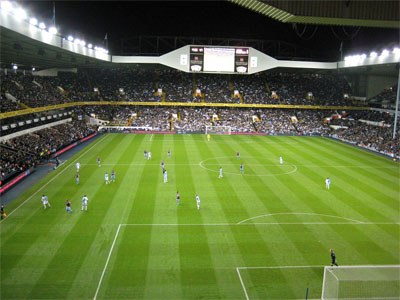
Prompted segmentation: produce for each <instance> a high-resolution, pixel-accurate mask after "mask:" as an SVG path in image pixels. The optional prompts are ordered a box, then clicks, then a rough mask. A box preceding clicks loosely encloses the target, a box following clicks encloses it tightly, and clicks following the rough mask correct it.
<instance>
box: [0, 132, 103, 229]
mask: <svg viewBox="0 0 400 300" xmlns="http://www.w3.org/2000/svg"><path fill="white" fill-rule="evenodd" d="M105 137H107V136H106V135H105V136H103V137H101V138H100V140H98V141H97V142H96V143H95V144H94V145H92V146H91V147H90V148H89V149H88V150H86V151H85V152H84V153H82V154H81V155H80V156H79V157H78V158H76V159H75V160H74V161H73V162H72V163H71V164H69V165H68V166H66V167H65V169H64V170H62V171H60V173H58V174H57V175H55V176H54V177H53V178H52V179H50V180H49V181H48V182H46V183H45V184H44V185H43V186H42V187H41V188H39V189H38V190H36V192H34V193H33V194H32V195H30V196H29V197H28V198H27V199H26V200H25V201H24V202H22V203H21V204H20V205H18V206H17V207H16V208H15V209H14V210H12V211H11V212H10V213H9V214H7V218H4V219H3V220H1V221H0V223H2V222H3V221H5V220H7V219H8V217H9V216H11V215H12V214H13V213H14V212H16V211H17V210H18V209H19V208H20V207H21V206H23V205H24V204H25V203H26V202H28V201H29V200H30V199H31V198H32V197H33V196H35V195H36V194H37V193H38V192H40V191H41V190H43V189H44V188H45V187H46V186H48V185H49V183H50V182H53V181H54V180H55V179H56V178H57V177H58V176H60V175H61V174H62V173H64V172H65V171H66V170H67V169H68V168H69V167H70V166H72V165H73V163H74V162H76V161H77V160H78V159H80V158H81V157H82V156H84V155H85V154H86V153H88V152H89V151H90V150H91V149H92V148H93V147H94V146H96V145H97V144H98V143H100V142H101V141H104V140H105Z"/></svg>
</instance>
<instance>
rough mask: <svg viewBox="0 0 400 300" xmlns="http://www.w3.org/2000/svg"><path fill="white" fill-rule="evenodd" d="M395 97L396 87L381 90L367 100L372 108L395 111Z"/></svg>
mask: <svg viewBox="0 0 400 300" xmlns="http://www.w3.org/2000/svg"><path fill="white" fill-rule="evenodd" d="M396 97H397V85H395V86H392V87H390V88H387V89H385V90H383V91H382V92H381V93H379V94H378V95H376V96H374V97H372V98H371V99H369V104H370V105H371V106H373V107H379V108H386V109H395V107H396Z"/></svg>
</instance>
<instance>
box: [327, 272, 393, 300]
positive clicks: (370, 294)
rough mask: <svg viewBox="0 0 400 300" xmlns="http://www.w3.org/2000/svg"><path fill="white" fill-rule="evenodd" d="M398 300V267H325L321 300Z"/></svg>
mask: <svg viewBox="0 0 400 300" xmlns="http://www.w3.org/2000/svg"><path fill="white" fill-rule="evenodd" d="M399 297H400V265H382V266H339V267H325V269H324V281H323V284H322V296H321V299H322V300H333V299H335V300H336V299H346V300H356V299H357V300H358V299H382V300H383V299H385V300H392V299H393V300H394V299H397V300H398V299H399Z"/></svg>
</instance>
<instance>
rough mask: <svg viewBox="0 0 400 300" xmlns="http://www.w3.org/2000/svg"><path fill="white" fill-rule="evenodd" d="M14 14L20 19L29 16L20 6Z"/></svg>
mask: <svg viewBox="0 0 400 300" xmlns="http://www.w3.org/2000/svg"><path fill="white" fill-rule="evenodd" d="M14 16H15V17H16V18H17V19H20V20H25V19H26V18H27V17H28V16H27V14H26V11H25V10H23V9H22V8H20V7H19V8H17V9H16V10H15V12H14Z"/></svg>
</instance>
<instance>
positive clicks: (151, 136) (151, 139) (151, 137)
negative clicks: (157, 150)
mask: <svg viewBox="0 0 400 300" xmlns="http://www.w3.org/2000/svg"><path fill="white" fill-rule="evenodd" d="M153 137H154V134H152V135H150V142H152V141H153Z"/></svg>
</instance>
